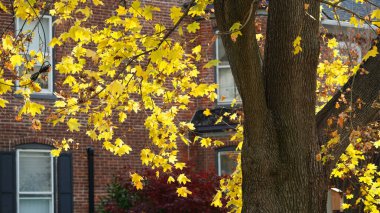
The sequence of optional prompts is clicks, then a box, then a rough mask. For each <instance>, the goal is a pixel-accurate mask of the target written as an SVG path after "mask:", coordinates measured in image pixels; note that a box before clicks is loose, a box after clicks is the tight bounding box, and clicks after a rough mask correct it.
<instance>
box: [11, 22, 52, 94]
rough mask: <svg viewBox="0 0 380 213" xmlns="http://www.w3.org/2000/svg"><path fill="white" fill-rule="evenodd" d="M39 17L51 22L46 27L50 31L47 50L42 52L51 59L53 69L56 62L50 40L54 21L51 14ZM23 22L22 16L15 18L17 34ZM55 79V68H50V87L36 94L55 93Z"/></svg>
mask: <svg viewBox="0 0 380 213" xmlns="http://www.w3.org/2000/svg"><path fill="white" fill-rule="evenodd" d="M39 18H40V19H47V20H48V23H49V29H44V31H45V32H46V31H47V30H48V32H49V33H48V36H47V37H46V51H47V52H42V53H43V54H45V56H46V58H45V61H49V63H50V65H51V69H53V67H54V64H53V61H54V60H53V48H52V47H50V46H49V43H50V41H51V40H52V38H53V22H52V17H51V16H49V15H44V16H40V17H39ZM37 21H38V20H37ZM23 23H24V20H22V19H20V18H15V25H16V27H15V29H16V35H17V33H19V31H20V30H21V29H20V28H21V27H22V25H23ZM44 51H45V50H44ZM46 59H47V60H46ZM53 80H54V79H53V70H50V72H49V73H48V88H47V89H44V88H42V89H41V91H40V92H37V93H35V94H53V85H54V84H53ZM16 85H19V82H18V81H17V82H16Z"/></svg>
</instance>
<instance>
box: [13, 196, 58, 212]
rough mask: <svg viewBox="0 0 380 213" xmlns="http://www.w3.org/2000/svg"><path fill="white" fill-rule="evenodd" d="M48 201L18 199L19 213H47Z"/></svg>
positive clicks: (48, 209)
mask: <svg viewBox="0 0 380 213" xmlns="http://www.w3.org/2000/svg"><path fill="white" fill-rule="evenodd" d="M50 205H51V198H50V199H20V213H49V212H50Z"/></svg>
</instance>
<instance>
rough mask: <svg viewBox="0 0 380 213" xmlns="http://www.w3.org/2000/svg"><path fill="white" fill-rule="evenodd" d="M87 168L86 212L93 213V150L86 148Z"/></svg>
mask: <svg viewBox="0 0 380 213" xmlns="http://www.w3.org/2000/svg"><path fill="white" fill-rule="evenodd" d="M87 167H88V212H89V213H94V212H95V205H94V149H93V148H92V147H89V148H87Z"/></svg>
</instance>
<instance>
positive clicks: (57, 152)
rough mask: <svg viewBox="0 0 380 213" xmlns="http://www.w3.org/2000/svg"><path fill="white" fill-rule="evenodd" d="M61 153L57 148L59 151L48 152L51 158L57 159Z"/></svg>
mask: <svg viewBox="0 0 380 213" xmlns="http://www.w3.org/2000/svg"><path fill="white" fill-rule="evenodd" d="M61 151H62V149H61V148H59V149H53V150H51V151H50V154H51V155H52V156H53V157H59V155H60V154H61Z"/></svg>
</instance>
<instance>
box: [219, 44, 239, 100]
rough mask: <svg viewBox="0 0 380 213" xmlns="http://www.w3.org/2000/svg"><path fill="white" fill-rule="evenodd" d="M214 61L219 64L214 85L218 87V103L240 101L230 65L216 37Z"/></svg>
mask: <svg viewBox="0 0 380 213" xmlns="http://www.w3.org/2000/svg"><path fill="white" fill-rule="evenodd" d="M215 46H216V51H215V53H216V54H215V55H216V59H218V60H219V61H220V63H219V64H218V65H217V66H216V83H217V84H218V85H219V87H218V103H220V104H228V103H231V101H232V100H233V99H236V100H237V101H241V97H240V95H239V92H238V90H237V87H236V84H235V80H234V77H233V76H232V72H231V67H230V63H229V62H228V58H227V55H226V51H225V49H224V46H223V43H222V41H221V39H220V38H219V37H218V38H217V39H216V45H215Z"/></svg>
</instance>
